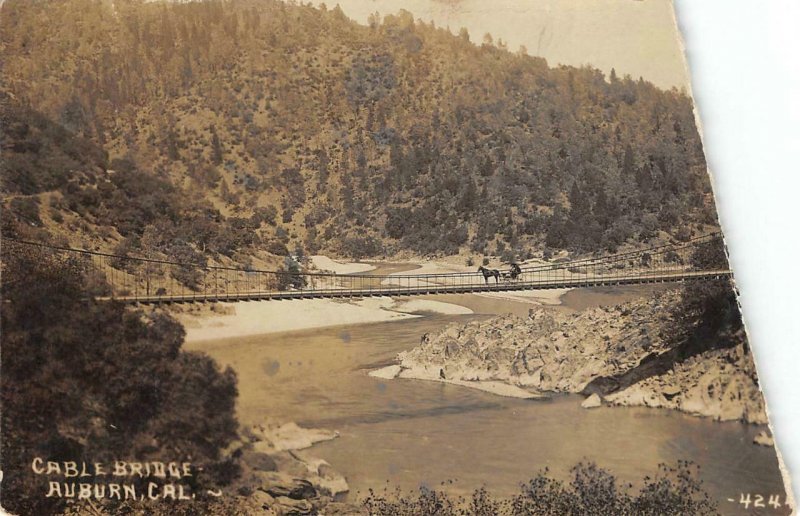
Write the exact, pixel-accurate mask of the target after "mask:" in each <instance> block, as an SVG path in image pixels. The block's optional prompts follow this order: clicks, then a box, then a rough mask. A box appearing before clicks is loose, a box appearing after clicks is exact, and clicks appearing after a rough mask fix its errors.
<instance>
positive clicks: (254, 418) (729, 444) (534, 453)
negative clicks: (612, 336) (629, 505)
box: [192, 287, 784, 514]
mask: <svg viewBox="0 0 800 516" xmlns="http://www.w3.org/2000/svg"><path fill="white" fill-rule="evenodd" d="M647 288H649V289H652V288H654V287H647ZM647 288H645V289H641V288H638V289H637V288H628V289H624V290H619V289H618V290H611V289H605V290H594V291H585V292H584V294H581V291H572V292H570V293H569V295H568V296H565V298H564V299H565V304H566V306H564V307H560V308H554V309H567V310H576V309H582V308H585V307H587V306H595V305H598V304H606V303H611V302H619V301H620V300H624V299H627V298H630V297H634V296H637V295H642V294H643V293H644V294H646V293H647V292H649V291H648V290H647ZM436 299H438V300H442V301H445V300H449V301H450V302H456V303H458V304H462V305H466V306H469V307H470V308H472V309H473V310H474V311H476V314H475V315H470V316H443V315H435V314H427V315H425V316H423V317H420V318H416V319H409V320H403V321H396V322H389V323H374V324H361V325H354V326H339V327H329V328H323V329H316V330H307V331H294V332H287V333H281V334H270V335H263V336H255V337H242V338H236V339H228V340H218V341H211V342H202V343H197V344H195V345H194V346H192V347H193V348H194V349H201V350H203V351H205V352H207V353H208V354H209V355H211V356H212V357H214V358H215V359H216V360H217V361H218V362H220V363H221V364H223V365H230V366H231V367H232V368H233V369H234V370H235V371H236V372H237V374H238V378H239V400H238V407H237V411H238V416H239V419H240V421H241V422H242V423H243V424H250V423H258V422H262V421H263V420H264V419H265V418H270V419H272V420H276V421H295V422H297V423H298V424H300V425H301V426H307V427H320V428H328V429H332V430H337V431H338V432H339V433H340V437H339V438H338V439H335V440H333V441H329V442H326V443H321V444H318V445H316V446H314V447H313V448H312V449H310V450H305V451H303V452H302V453H303V454H305V455H307V456H309V457H319V458H323V459H325V460H327V461H328V462H329V463H330V464H331V465H333V467H334V468H335V469H336V470H338V471H339V472H341V473H342V474H344V475H345V477H346V478H347V480H348V483H349V484H350V486H351V494H350V497H351V498H352V497H354V496H355V497H360V496H363V495H366V493H367V490H368V489H370V488H373V489H375V490H377V491H381V490H382V489H383V488H384V487H385V486H387V485H389V486H391V489H394V488H395V487H398V486H399V487H400V488H401V489H403V490H411V489H416V488H418V487H420V486H421V485H425V486H428V487H438V486H440V485H442V483H445V484H446V485H445V486H444V487H445V488H446V489H447V490H448V491H450V492H452V493H453V494H458V495H461V494H468V493H470V492H471V491H472V490H473V489H475V488H477V487H480V486H486V487H487V489H489V491H490V492H492V493H494V494H497V495H501V496H510V495H513V494H514V493H516V492H517V490H518V485H519V483H520V482H523V481H525V480H527V479H528V478H530V477H531V476H532V475H534V474H535V473H536V472H538V471H540V470H542V469H544V468H548V469H549V471H550V473H551V474H552V475H554V476H556V477H557V478H561V479H567V478H568V477H569V469H570V468H571V467H572V466H573V465H575V464H576V463H578V462H580V461H594V462H596V463H597V464H598V465H599V466H601V467H603V468H606V469H608V470H609V471H611V472H613V473H614V474H615V475H617V477H618V478H619V480H620V482H625V483H627V482H631V483H633V484H634V485H636V484H637V483H638V482H640V481H641V479H642V478H643V477H645V476H646V475H651V476H652V475H653V474H654V473H655V472H656V470H657V466H658V464H659V463H668V464H674V463H675V462H676V461H677V460H679V459H682V460H693V461H694V462H695V463H697V464H699V465H700V466H701V478H702V479H703V481H704V487H705V488H706V490H707V491H708V492H709V493H710V494H711V496H712V497H713V498H714V499H716V500H719V503H720V510H722V512H723V513H724V514H736V513H739V512H741V511H740V508H739V506H738V503H732V502H727V501H726V500H727V499H728V498H732V499H734V500H735V502H738V501H739V499H740V495H741V494H742V493H751V494H753V495H755V494H761V495H764V496H765V500H766V499H768V497H769V495H773V494H778V495H780V496H781V502H782V501H783V498H784V489H783V482H782V480H781V477H780V473H779V470H778V463H777V458H776V454H775V451H774V450H773V449H772V448H767V447H762V446H756V445H754V444H753V443H752V441H753V437H754V436H755V434H756V433H758V431H760V430H761V428H759V427H756V426H753V425H746V424H741V423H735V422H730V423H718V422H714V421H711V420H708V419H704V418H698V417H692V416H688V415H685V414H682V413H679V412H676V411H670V410H662V409H650V408H623V407H601V408H598V409H593V410H586V409H582V408H581V407H580V401H581V400H582V398H581V397H580V396H572V395H570V396H555V397H553V398H552V399H550V400H547V401H531V400H520V399H514V398H504V397H499V396H495V395H492V394H488V393H485V392H481V391H477V390H474V389H469V388H465V387H459V386H453V385H446V384H440V383H435V382H425V381H415V380H381V379H377V378H372V377H369V376H367V373H368V372H369V371H370V370H373V369H376V368H379V367H382V366H384V365H388V364H390V363H392V362H393V360H394V357H395V356H396V354H397V353H398V352H399V351H403V350H406V349H410V348H412V347H414V346H415V345H416V344H417V343H418V342H419V339H420V336H421V335H422V334H424V333H425V332H429V331H436V330H438V329H440V328H441V327H443V326H444V325H446V324H448V323H451V322H456V321H457V322H466V321H468V320H472V319H476V318H482V317H488V316H489V314H491V313H503V312H516V313H527V309H528V308H529V307H530V305H528V304H526V303H519V302H512V301H506V300H496V299H491V298H486V297H480V296H474V295H464V296H447V297H436ZM284 302H285V301H284ZM293 302H294V301H293ZM301 302H302V301H301ZM387 481H388V484H387ZM751 511H752V509H751ZM742 513H744V512H742ZM780 513H783V512H782V511H775V510H772V509H769V510H765V511H764V514H780ZM747 514H755V513H754V512H749V513H747Z"/></svg>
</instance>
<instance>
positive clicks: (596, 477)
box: [363, 461, 717, 516]
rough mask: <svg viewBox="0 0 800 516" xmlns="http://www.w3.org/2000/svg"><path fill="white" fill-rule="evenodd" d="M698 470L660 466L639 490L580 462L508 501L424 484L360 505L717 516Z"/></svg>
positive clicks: (430, 515)
mask: <svg viewBox="0 0 800 516" xmlns="http://www.w3.org/2000/svg"><path fill="white" fill-rule="evenodd" d="M697 472H698V468H697V467H696V466H693V465H692V464H691V463H689V462H685V461H680V462H678V464H677V465H676V466H675V467H669V466H666V465H663V464H662V465H660V466H659V469H658V472H657V474H656V475H655V476H654V477H653V478H650V477H645V478H644V479H643V481H642V487H641V488H640V489H639V490H638V492H635V493H634V492H632V486H631V485H627V486H624V487H622V488H620V486H618V485H617V480H616V478H615V477H614V476H613V475H612V474H611V473H609V472H608V471H605V470H603V469H601V468H599V467H597V466H596V465H595V464H591V463H589V464H585V463H580V464H578V465H577V466H575V467H574V468H573V469H572V480H571V481H570V483H569V484H564V483H563V482H561V481H560V480H556V479H554V478H552V477H551V476H550V475H549V473H548V472H547V470H545V471H544V472H542V473H539V474H538V475H536V476H535V477H534V478H532V479H531V480H530V481H529V482H528V483H526V484H523V485H522V486H521V487H520V493H519V494H518V495H516V496H514V497H512V498H510V499H502V498H501V499H498V498H495V497H493V496H491V494H490V493H488V492H487V490H486V489H485V488H481V489H477V490H475V491H474V493H473V494H472V497H471V498H470V499H465V498H463V497H452V496H449V495H447V494H446V493H445V492H444V491H437V490H432V489H428V488H422V489H420V491H419V493H417V494H413V493H402V492H401V491H399V490H396V491H395V492H394V493H391V494H388V493H386V494H384V495H377V494H375V493H374V492H373V491H370V494H369V496H367V497H366V498H365V499H364V500H363V505H364V507H365V508H366V509H367V511H368V512H369V514H371V515H374V516H549V515H558V516H585V515H588V514H591V515H593V516H686V515H712V514H717V510H716V504H714V503H713V502H712V501H711V500H710V498H709V497H708V495H707V494H706V493H705V492H704V491H703V489H702V481H700V480H699V479H698V478H697Z"/></svg>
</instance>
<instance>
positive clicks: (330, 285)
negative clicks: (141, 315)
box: [3, 233, 727, 301]
mask: <svg viewBox="0 0 800 516" xmlns="http://www.w3.org/2000/svg"><path fill="white" fill-rule="evenodd" d="M3 245H4V246H6V248H7V249H6V250H7V251H9V250H10V251H11V252H21V253H24V252H28V251H30V250H32V249H36V250H38V252H43V251H46V252H52V253H59V254H64V255H69V256H71V257H75V258H78V259H81V260H84V261H86V262H87V264H90V265H91V267H92V269H93V270H95V271H97V272H98V273H100V274H102V275H103V276H104V278H105V280H106V282H107V284H108V285H110V288H111V291H110V293H109V297H115V298H120V299H124V300H127V301H137V300H147V301H158V300H167V301H168V300H176V299H178V300H187V301H190V300H193V299H197V300H209V299H212V300H226V299H228V300H233V299H243V298H254V297H273V296H277V295H278V294H280V293H287V292H288V293H292V294H293V295H295V297H297V296H302V295H303V294H304V293H307V294H309V295H312V294H313V295H318V296H324V295H326V294H330V295H338V296H342V295H353V296H357V295H379V294H382V295H393V294H398V295H399V294H414V293H436V292H448V291H452V292H469V291H471V290H484V291H485V290H514V289H524V288H556V287H559V286H563V287H570V286H582V285H595V284H607V283H609V282H615V281H616V282H627V281H632V280H637V281H639V282H641V281H644V280H647V279H648V278H654V279H655V278H661V279H664V278H670V277H671V276H675V277H688V276H691V275H692V274H697V273H701V272H703V271H701V270H698V269H697V267H695V266H694V265H693V261H692V255H693V254H694V253H695V252H696V251H697V250H698V249H699V248H700V247H702V246H705V245H722V244H721V235H720V234H719V233H714V234H711V235H705V236H703V237H699V238H696V239H693V240H690V241H688V242H685V243H680V244H673V245H665V246H659V247H652V248H649V249H645V250H639V251H631V252H627V253H620V254H617V255H612V256H605V257H596V258H585V259H581V260H573V261H564V262H554V263H546V264H537V265H527V266H525V267H522V270H521V272H520V273H519V274H513V273H512V271H511V270H510V268H508V267H504V268H500V269H499V270H498V272H499V276H498V277H494V276H490V277H485V276H484V274H482V273H480V272H477V271H467V272H454V273H439V274H412V273H400V274H390V275H376V274H335V273H330V272H292V271H269V270H258V269H248V268H235V267H226V266H219V265H200V264H192V263H180V262H175V261H169V260H162V259H156V258H147V257H133V256H120V255H113V254H109V253H102V252H95V251H87V250H83V249H74V248H69V247H62V246H53V245H48V244H42V243H37V242H26V241H20V240H13V239H4V240H3ZM8 247H10V249H8ZM726 270H727V264H720V265H719V271H726ZM705 272H713V270H712V269H708V268H707V269H706V270H705ZM278 297H279V296H278Z"/></svg>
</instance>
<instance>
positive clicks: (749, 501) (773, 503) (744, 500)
mask: <svg viewBox="0 0 800 516" xmlns="http://www.w3.org/2000/svg"><path fill="white" fill-rule="evenodd" d="M728 501H729V502H734V503H735V502H736V500H735V499H734V498H728ZM739 505H741V506H742V507H744V508H745V509H749V508H750V507H751V506H752V507H753V508H757V507H768V506H769V507H772V508H773V509H778V508H779V507H781V495H770V497H769V499H768V500H767V501H766V503H765V502H764V496H763V495H760V494H753V495H751V494H750V493H742V494H740V495H739Z"/></svg>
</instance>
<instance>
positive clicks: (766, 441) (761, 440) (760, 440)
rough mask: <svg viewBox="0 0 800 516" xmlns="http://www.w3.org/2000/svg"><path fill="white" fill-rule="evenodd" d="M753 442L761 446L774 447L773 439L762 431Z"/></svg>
mask: <svg viewBox="0 0 800 516" xmlns="http://www.w3.org/2000/svg"><path fill="white" fill-rule="evenodd" d="M753 442H754V443H756V444H760V445H761V446H775V439H773V437H772V436H771V435H769V433H767V431H766V430H762V431H761V432H759V433H758V435H757V436H755V438H754V439H753Z"/></svg>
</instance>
